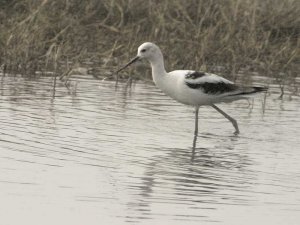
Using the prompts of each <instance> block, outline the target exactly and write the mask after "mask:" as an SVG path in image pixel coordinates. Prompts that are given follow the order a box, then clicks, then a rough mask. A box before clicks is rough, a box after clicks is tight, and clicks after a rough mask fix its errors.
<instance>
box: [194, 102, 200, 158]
mask: <svg viewBox="0 0 300 225" xmlns="http://www.w3.org/2000/svg"><path fill="white" fill-rule="evenodd" d="M198 113H199V107H196V110H195V131H194V141H193V152H194V151H195V148H196V142H197V137H198Z"/></svg>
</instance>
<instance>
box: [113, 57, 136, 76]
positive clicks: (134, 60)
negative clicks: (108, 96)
mask: <svg viewBox="0 0 300 225" xmlns="http://www.w3.org/2000/svg"><path fill="white" fill-rule="evenodd" d="M139 59H140V58H139V57H138V56H136V57H135V58H133V59H132V60H130V62H129V63H127V64H126V65H125V66H123V67H121V68H120V69H118V70H117V72H116V73H119V72H120V71H121V70H124V69H125V68H126V67H127V66H129V65H131V64H132V63H134V62H136V61H138V60H139Z"/></svg>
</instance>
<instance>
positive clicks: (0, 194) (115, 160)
mask: <svg viewBox="0 0 300 225" xmlns="http://www.w3.org/2000/svg"><path fill="white" fill-rule="evenodd" d="M52 83H53V80H52V79H51V78H40V79H38V80H26V79H23V78H18V77H16V78H9V77H5V78H3V79H2V82H1V86H0V89H1V90H0V91H1V107H0V124H1V130H0V199H1V201H0V218H1V219H0V220H1V224H5V225H16V224H30V225H38V224H43V225H45V224H49V225H50V224H51V225H53V224H64V225H82V224H89V225H94V224H95V225H96V224H97V225H99V224H117V225H118V224H172V225H177V224H178V225H181V224H222V225H223V224H225V225H227V224H228V225H233V224H249V225H250V224H251V225H253V224H264V225H269V224H270V225H276V224H278V225H279V224H280V225H281V224H289V225H293V224H294V225H296V224H299V221H300V164H299V162H300V153H299V149H300V148H299V135H300V133H299V130H300V117H299V115H300V114H299V104H300V98H299V97H297V96H292V97H290V96H289V95H288V94H287V95H285V96H284V98H283V99H278V96H279V93H277V89H276V88H275V86H274V88H271V91H270V93H269V94H268V95H267V96H266V98H264V95H261V96H257V98H255V100H254V101H253V102H252V101H250V102H247V101H238V102H234V103H231V104H220V105H219V106H220V108H222V109H223V110H224V111H226V112H227V113H228V114H230V115H231V116H233V117H234V118H235V119H237V120H238V122H239V127H240V130H241V134H240V135H239V136H234V135H233V134H232V133H233V131H234V129H233V127H232V125H231V124H230V123H229V122H228V121H227V120H226V119H225V118H223V117H222V116H221V115H220V114H218V113H217V112H216V111H214V109H212V108H209V107H202V108H201V109H200V114H199V130H200V131H199V138H198V142H197V149H196V153H195V155H194V156H193V155H192V141H193V128H194V115H193V108H189V107H186V106H184V105H181V104H179V103H176V102H174V101H173V100H171V99H169V98H168V97H167V96H165V95H164V94H162V93H161V92H160V91H159V90H157V89H156V88H155V87H154V86H153V85H152V84H151V83H149V84H148V83H142V82H140V83H137V84H135V85H134V86H133V87H132V88H131V89H126V88H124V86H125V85H124V84H120V85H119V88H118V89H117V90H115V88H114V85H115V83H114V82H110V81H105V82H101V81H99V80H95V79H93V78H91V77H74V78H73V81H72V83H71V88H70V90H68V89H66V88H65V87H64V85H63V84H61V83H60V82H58V86H57V87H56V91H55V94H54V95H55V98H53V88H52Z"/></svg>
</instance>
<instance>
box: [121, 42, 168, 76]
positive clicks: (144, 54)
mask: <svg viewBox="0 0 300 225" xmlns="http://www.w3.org/2000/svg"><path fill="white" fill-rule="evenodd" d="M142 59H147V60H148V61H149V62H150V63H151V64H153V63H155V62H161V61H162V60H163V55H162V53H161V51H160V49H159V47H158V46H157V45H156V44H153V43H151V42H145V43H143V44H141V45H140V47H139V48H138V52H137V56H136V57H135V58H133V59H132V60H131V61H130V62H129V63H127V64H126V65H125V66H123V67H122V68H120V69H119V70H118V71H117V73H118V72H120V71H121V70H123V69H125V68H126V67H127V66H129V65H131V64H132V63H134V62H136V61H138V60H142Z"/></svg>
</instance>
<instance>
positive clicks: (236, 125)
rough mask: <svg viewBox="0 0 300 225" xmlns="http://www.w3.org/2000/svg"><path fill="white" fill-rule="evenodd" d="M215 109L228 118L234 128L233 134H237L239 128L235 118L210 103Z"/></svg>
mask: <svg viewBox="0 0 300 225" xmlns="http://www.w3.org/2000/svg"><path fill="white" fill-rule="evenodd" d="M211 106H212V107H213V108H214V109H215V110H217V111H218V112H219V113H221V114H222V115H223V116H224V117H225V118H226V119H228V120H229V121H230V122H231V123H232V125H233V126H234V128H235V132H234V134H239V133H240V130H239V127H238V124H237V122H236V120H235V119H233V118H232V117H231V116H229V115H228V114H227V113H225V112H224V111H223V110H221V109H220V108H218V107H217V106H215V105H214V104H212V105H211Z"/></svg>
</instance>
